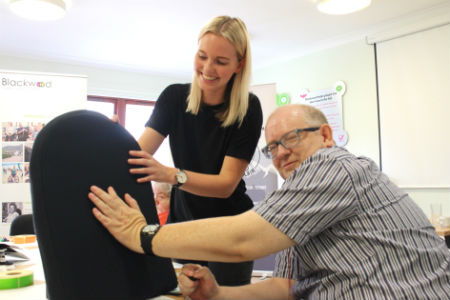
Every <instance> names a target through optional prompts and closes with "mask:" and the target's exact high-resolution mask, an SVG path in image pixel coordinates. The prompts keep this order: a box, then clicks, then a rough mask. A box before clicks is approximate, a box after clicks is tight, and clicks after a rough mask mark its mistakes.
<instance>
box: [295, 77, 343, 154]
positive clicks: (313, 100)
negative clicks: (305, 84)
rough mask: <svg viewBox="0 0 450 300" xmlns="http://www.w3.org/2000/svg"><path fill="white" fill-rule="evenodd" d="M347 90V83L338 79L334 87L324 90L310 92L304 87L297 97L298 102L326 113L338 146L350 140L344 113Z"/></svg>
mask: <svg viewBox="0 0 450 300" xmlns="http://www.w3.org/2000/svg"><path fill="white" fill-rule="evenodd" d="M345 90H346V89H345V83H344V82H343V81H338V82H336V83H335V84H334V86H333V87H332V88H328V89H324V90H319V91H314V92H310V91H309V90H307V89H302V90H301V91H300V95H299V98H298V99H297V103H304V104H309V105H312V106H314V107H316V108H318V109H320V110H321V111H322V112H323V113H324V114H325V116H326V117H327V120H328V123H329V124H330V126H331V128H332V129H333V138H334V141H335V143H336V145H338V146H345V145H346V144H347V141H348V135H347V132H346V131H345V130H344V122H343V114H342V96H343V95H344V93H345Z"/></svg>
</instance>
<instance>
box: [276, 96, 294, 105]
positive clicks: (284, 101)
mask: <svg viewBox="0 0 450 300" xmlns="http://www.w3.org/2000/svg"><path fill="white" fill-rule="evenodd" d="M290 102H291V99H290V97H289V95H288V94H287V93H281V94H277V106H281V105H286V104H289V103H290Z"/></svg>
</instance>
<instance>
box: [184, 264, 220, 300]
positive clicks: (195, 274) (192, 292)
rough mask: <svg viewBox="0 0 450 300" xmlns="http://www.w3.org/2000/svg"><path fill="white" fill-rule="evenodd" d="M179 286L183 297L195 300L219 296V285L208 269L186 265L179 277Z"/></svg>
mask: <svg viewBox="0 0 450 300" xmlns="http://www.w3.org/2000/svg"><path fill="white" fill-rule="evenodd" d="M178 286H179V287H180V291H181V293H182V294H183V296H185V297H186V296H189V298H191V299H193V300H195V299H214V298H217V297H218V295H219V289H220V287H219V285H218V284H217V282H216V279H215V278H214V275H213V274H212V273H211V271H210V270H209V269H208V268H207V267H202V266H200V265H194V264H186V265H184V266H183V268H182V269H181V274H180V276H178Z"/></svg>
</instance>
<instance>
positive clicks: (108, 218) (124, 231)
mask: <svg viewBox="0 0 450 300" xmlns="http://www.w3.org/2000/svg"><path fill="white" fill-rule="evenodd" d="M88 196H89V199H90V200H91V201H92V202H93V203H94V205H95V207H94V208H93V209H92V212H93V213H94V216H95V217H96V218H97V220H99V221H100V223H102V225H103V226H105V228H106V229H107V230H108V231H109V232H110V233H111V234H112V235H113V236H114V237H115V238H116V239H117V240H118V241H119V242H120V243H121V244H122V245H124V246H125V247H127V248H128V249H130V250H132V251H134V252H138V253H144V251H143V249H142V247H141V236H140V234H141V230H142V228H143V227H144V226H145V225H147V221H146V220H145V217H144V215H143V214H142V212H141V210H140V209H139V205H138V203H137V202H136V200H134V199H133V198H132V197H131V196H130V195H129V194H125V201H126V203H125V202H123V201H122V199H121V198H120V197H119V196H118V195H117V194H116V192H115V191H114V189H113V188H112V187H108V192H106V191H104V190H102V189H101V188H99V187H96V186H91V192H90V193H89V195H88ZM127 204H128V205H127Z"/></svg>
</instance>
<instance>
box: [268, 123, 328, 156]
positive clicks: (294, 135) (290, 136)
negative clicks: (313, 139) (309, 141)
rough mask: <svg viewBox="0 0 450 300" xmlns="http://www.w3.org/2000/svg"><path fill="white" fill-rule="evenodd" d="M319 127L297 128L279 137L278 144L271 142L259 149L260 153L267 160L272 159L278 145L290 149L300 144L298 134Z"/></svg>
mask: <svg viewBox="0 0 450 300" xmlns="http://www.w3.org/2000/svg"><path fill="white" fill-rule="evenodd" d="M319 128H320V127H309V128H299V129H294V130H292V131H289V132H288V133H286V134H285V135H283V136H282V137H281V139H280V140H279V141H278V142H272V143H270V144H268V145H267V146H265V147H264V148H262V149H261V151H262V153H264V155H265V156H266V157H267V158H269V159H273V158H275V157H276V156H277V153H278V145H281V146H283V147H284V148H286V149H291V148H292V147H295V146H297V145H298V144H299V143H300V132H302V131H316V130H318V129H319Z"/></svg>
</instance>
